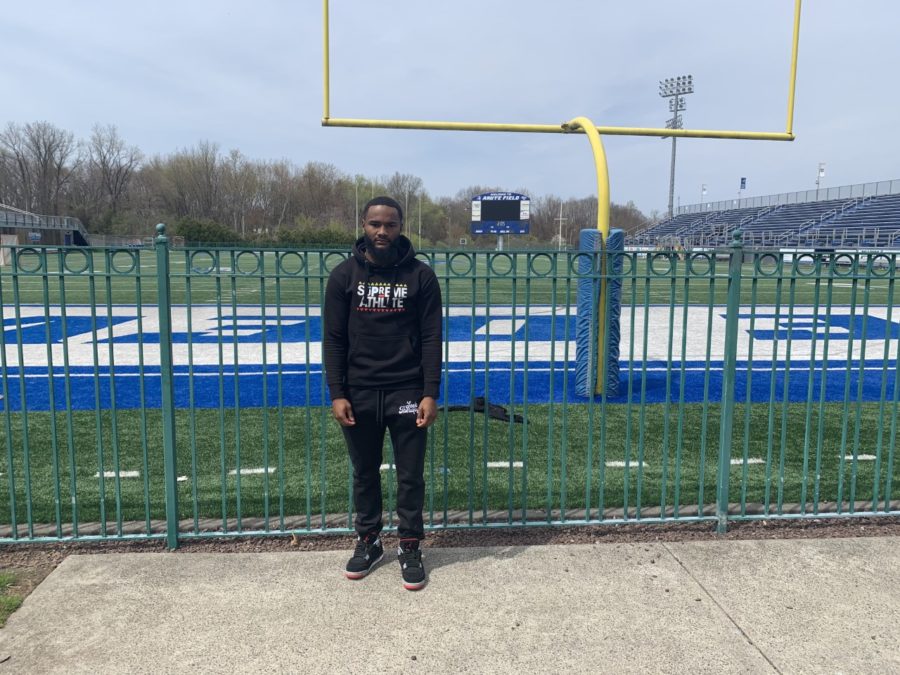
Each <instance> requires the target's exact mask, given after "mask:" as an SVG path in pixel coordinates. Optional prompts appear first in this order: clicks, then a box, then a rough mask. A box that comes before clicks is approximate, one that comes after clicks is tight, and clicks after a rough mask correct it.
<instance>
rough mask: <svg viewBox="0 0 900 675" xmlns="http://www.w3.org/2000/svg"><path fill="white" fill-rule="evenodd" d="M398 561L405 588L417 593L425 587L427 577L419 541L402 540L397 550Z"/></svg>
mask: <svg viewBox="0 0 900 675" xmlns="http://www.w3.org/2000/svg"><path fill="white" fill-rule="evenodd" d="M397 559H398V560H399V561H400V572H401V574H402V575H403V588H405V589H406V590H408V591H417V590H419V589H420V588H422V587H423V586H425V583H426V581H427V577H426V575H425V565H424V564H423V563H422V551H421V550H420V549H419V540H418V539H401V540H400V546H399V548H397Z"/></svg>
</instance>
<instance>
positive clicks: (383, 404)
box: [341, 387, 428, 539]
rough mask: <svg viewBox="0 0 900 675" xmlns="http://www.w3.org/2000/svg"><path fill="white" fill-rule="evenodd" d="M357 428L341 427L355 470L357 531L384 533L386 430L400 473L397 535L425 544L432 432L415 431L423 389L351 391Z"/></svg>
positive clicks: (351, 401)
mask: <svg viewBox="0 0 900 675" xmlns="http://www.w3.org/2000/svg"><path fill="white" fill-rule="evenodd" d="M349 394H350V396H349V399H350V405H352V406H353V417H354V418H355V419H356V424H355V425H354V426H352V427H341V428H342V429H343V431H344V437H345V438H346V440H347V449H348V450H349V452H350V461H351V462H352V464H353V500H354V502H355V505H356V523H355V527H356V531H357V533H359V534H360V535H361V536H363V535H366V534H368V533H369V532H380V531H381V528H382V526H383V524H382V519H381V512H382V509H383V507H382V500H381V464H382V461H383V458H382V448H383V447H384V430H385V428H387V429H389V430H390V432H391V442H392V443H393V446H394V465H395V466H396V471H397V519H398V521H399V522H398V524H397V531H398V534H399V535H400V537H401V538H402V539H423V538H424V537H425V529H424V526H423V523H422V507H423V505H424V502H425V477H424V471H425V441H426V439H427V438H428V431H427V430H426V429H420V428H419V427H417V426H416V416H417V409H418V402H419V399H420V398H422V390H421V389H400V390H396V391H390V390H388V391H384V390H380V389H356V388H353V387H351V388H350V391H349Z"/></svg>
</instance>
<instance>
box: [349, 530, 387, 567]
mask: <svg viewBox="0 0 900 675" xmlns="http://www.w3.org/2000/svg"><path fill="white" fill-rule="evenodd" d="M383 557H384V546H382V544H381V537H379V536H378V533H377V532H370V533H369V534H367V535H366V536H365V537H360V536H357V537H356V548H355V549H354V550H353V556H352V557H351V558H350V560H348V561H347V567H346V568H345V570H344V574H345V575H346V577H347V578H348V579H362V578H363V577H364V576H366V575H367V574H368V573H369V572H371V571H372V568H373V567H375V565H377V564H378V563H379V562H381V559H382V558H383Z"/></svg>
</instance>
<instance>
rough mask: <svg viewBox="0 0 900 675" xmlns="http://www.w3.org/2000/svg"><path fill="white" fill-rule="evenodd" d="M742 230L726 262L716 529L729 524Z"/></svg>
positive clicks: (722, 529) (735, 235)
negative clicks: (726, 291) (723, 356)
mask: <svg viewBox="0 0 900 675" xmlns="http://www.w3.org/2000/svg"><path fill="white" fill-rule="evenodd" d="M743 234H744V233H743V231H742V230H741V229H740V228H738V229H736V230H735V231H734V232H733V233H732V240H731V257H730V259H729V263H728V308H727V310H726V315H725V362H724V364H723V373H722V409H721V426H720V430H719V471H718V475H717V478H716V482H717V490H716V531H717V532H718V533H719V534H725V530H726V528H727V527H728V480H729V477H730V474H731V432H732V429H733V427H734V391H735V379H736V378H735V371H736V369H737V336H738V312H739V311H740V307H741V269H742V267H743V264H744V243H743Z"/></svg>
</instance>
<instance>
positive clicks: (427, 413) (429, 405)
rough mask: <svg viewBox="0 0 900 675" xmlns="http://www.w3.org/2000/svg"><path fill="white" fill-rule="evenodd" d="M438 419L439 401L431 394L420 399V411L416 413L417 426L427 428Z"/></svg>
mask: <svg viewBox="0 0 900 675" xmlns="http://www.w3.org/2000/svg"><path fill="white" fill-rule="evenodd" d="M436 419H437V402H436V401H435V400H434V399H433V398H432V397H431V396H425V397H424V398H423V399H422V400H421V401H419V412H418V413H417V414H416V426H417V427H419V428H420V429H426V428H428V427H430V426H431V425H432V424H434V421H435V420H436Z"/></svg>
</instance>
